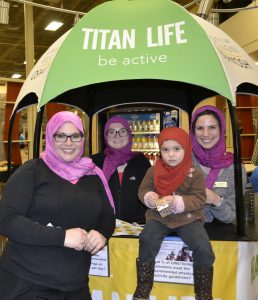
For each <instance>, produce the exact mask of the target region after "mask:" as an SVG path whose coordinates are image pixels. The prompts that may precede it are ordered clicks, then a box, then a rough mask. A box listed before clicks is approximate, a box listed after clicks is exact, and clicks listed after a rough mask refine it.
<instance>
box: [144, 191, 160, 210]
mask: <svg viewBox="0 0 258 300" xmlns="http://www.w3.org/2000/svg"><path fill="white" fill-rule="evenodd" d="M158 199H159V195H158V194H157V193H155V192H148V193H146V194H145V195H144V203H145V205H146V206H147V207H149V208H156V200H158Z"/></svg>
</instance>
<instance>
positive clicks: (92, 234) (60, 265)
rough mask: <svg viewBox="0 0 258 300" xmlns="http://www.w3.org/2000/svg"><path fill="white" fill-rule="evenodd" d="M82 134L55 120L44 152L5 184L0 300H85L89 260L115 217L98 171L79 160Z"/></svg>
mask: <svg viewBox="0 0 258 300" xmlns="http://www.w3.org/2000/svg"><path fill="white" fill-rule="evenodd" d="M83 135H84V132H83V126H82V122H81V120H80V118H79V117H78V116H76V115H75V114H73V113H71V112H59V113H57V114H55V115H54V116H53V117H52V118H51V120H50V121H49V122H48V124H47V130H46V151H45V152H43V153H42V156H41V158H40V159H34V160H30V161H28V162H27V163H25V164H24V165H22V166H21V167H20V168H19V169H18V170H17V171H16V172H15V173H14V174H13V175H12V177H11V178H10V179H9V180H8V182H7V184H6V187H5V190H4V194H3V198H2V200H1V202H0V234H1V235H3V236H6V237H7V238H8V243H7V245H6V247H5V250H4V253H3V255H2V257H1V261H0V282H1V284H0V299H1V300H7V299H8V300H14V299H17V300H18V299H19V300H32V299H33V300H38V299H45V300H46V299H47V300H61V299H66V300H91V296H90V292H89V287H88V273H89V268H90V264H91V255H93V254H96V253H97V252H98V251H99V250H100V249H102V248H103V247H104V246H105V245H106V243H107V240H108V239H109V237H110V236H111V235H112V233H113V231H114V228H115V216H114V205H113V200H112V196H111V193H110V190H109V188H108V184H107V182H106V179H105V177H104V175H103V173H102V171H101V170H100V169H99V168H98V167H96V165H95V164H93V163H92V161H91V159H90V158H86V157H84V158H83V157H82V154H83V148H84V136H83ZM112 206H113V207H112Z"/></svg>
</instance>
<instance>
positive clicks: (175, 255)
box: [154, 237, 194, 284]
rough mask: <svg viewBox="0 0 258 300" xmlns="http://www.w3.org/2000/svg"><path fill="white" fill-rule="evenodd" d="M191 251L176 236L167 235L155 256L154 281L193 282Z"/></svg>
mask: <svg viewBox="0 0 258 300" xmlns="http://www.w3.org/2000/svg"><path fill="white" fill-rule="evenodd" d="M192 261H193V257H192V251H191V250H189V248H188V246H187V245H186V244H185V243H184V242H183V241H182V240H181V239H180V238H178V237H167V238H165V240H164V241H163V242H162V244H161V247H160V251H159V253H158V255H157V256H156V264H155V274H154V281H158V282H173V283H184V284H193V282H194V281H193V263H192Z"/></svg>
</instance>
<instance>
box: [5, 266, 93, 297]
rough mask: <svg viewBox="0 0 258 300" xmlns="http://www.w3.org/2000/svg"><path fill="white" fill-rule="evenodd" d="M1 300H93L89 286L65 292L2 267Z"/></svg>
mask: <svg viewBox="0 0 258 300" xmlns="http://www.w3.org/2000/svg"><path fill="white" fill-rule="evenodd" d="M0 300H92V299H91V296H90V292H89V288H88V287H87V286H86V287H85V288H83V289H81V290H78V291H71V292H70V291H69V292H64V291H60V290H56V289H52V288H48V287H44V286H39V285H36V284H33V283H30V282H27V281H25V280H23V279H21V278H19V277H17V276H15V275H14V274H11V273H9V272H7V271H5V270H4V269H2V268H0Z"/></svg>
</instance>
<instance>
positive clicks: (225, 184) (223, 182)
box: [213, 181, 228, 188]
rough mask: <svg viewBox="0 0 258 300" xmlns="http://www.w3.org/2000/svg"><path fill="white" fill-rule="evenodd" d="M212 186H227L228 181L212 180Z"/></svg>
mask: <svg viewBox="0 0 258 300" xmlns="http://www.w3.org/2000/svg"><path fill="white" fill-rule="evenodd" d="M213 187H221V188H222V187H223V188H226V187H228V183H227V182H226V181H216V182H214V186H213Z"/></svg>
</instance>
